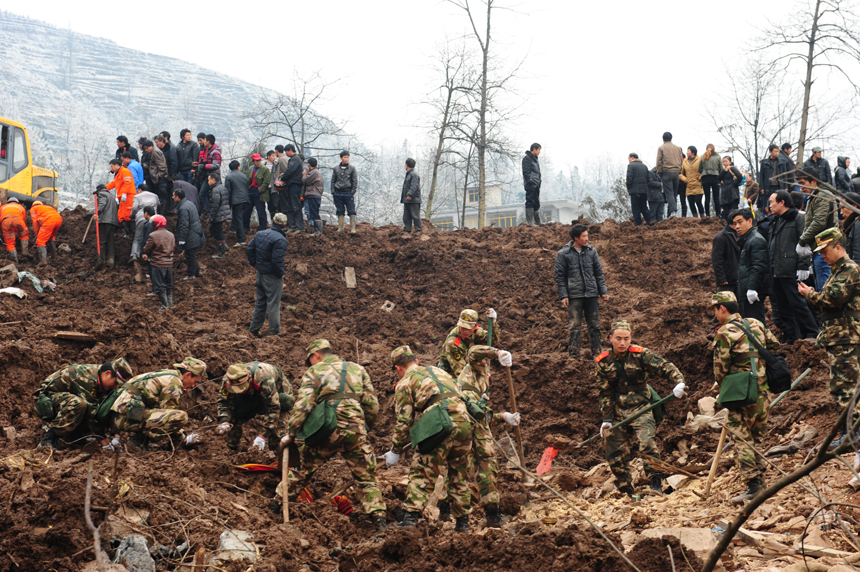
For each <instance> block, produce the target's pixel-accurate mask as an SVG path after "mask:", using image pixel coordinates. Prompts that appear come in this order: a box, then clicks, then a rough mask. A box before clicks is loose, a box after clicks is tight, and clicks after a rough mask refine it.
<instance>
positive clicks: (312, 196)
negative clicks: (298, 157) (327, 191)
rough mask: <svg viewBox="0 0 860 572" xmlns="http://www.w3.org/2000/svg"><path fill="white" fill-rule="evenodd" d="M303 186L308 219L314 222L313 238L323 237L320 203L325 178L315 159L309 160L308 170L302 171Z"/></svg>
mask: <svg viewBox="0 0 860 572" xmlns="http://www.w3.org/2000/svg"><path fill="white" fill-rule="evenodd" d="M302 185H303V186H304V194H305V204H306V205H307V206H308V218H309V219H310V220H311V221H313V225H314V234H313V236H322V233H323V223H322V219H321V218H320V202H321V201H322V195H323V188H324V187H323V177H322V174H320V170H319V169H317V160H316V158H315V157H311V158H310V159H308V168H307V169H305V170H304V171H302Z"/></svg>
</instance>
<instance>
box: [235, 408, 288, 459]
mask: <svg viewBox="0 0 860 572" xmlns="http://www.w3.org/2000/svg"><path fill="white" fill-rule="evenodd" d="M289 416H290V414H289V412H288V411H281V414H280V416H279V417H278V426H277V428H275V429H273V428H271V427H266V428H264V429H263V437H265V438H266V441H268V444H269V450H270V451H276V452H277V450H278V444H279V443H280V441H281V437H283V436H284V435H286V428H287V425H286V421H287V419H289ZM251 419H253V417H252V418H251ZM251 419H244V420H242V421H239V420H235V419H234V421H233V427H231V428H230V431H228V432H227V447H229V448H230V449H233V450H234V451H235V450H237V449H238V448H239V443H241V441H242V431H243V429H242V425H244V424H245V423H247V422H248V421H250V420H251Z"/></svg>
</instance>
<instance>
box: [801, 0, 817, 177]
mask: <svg viewBox="0 0 860 572" xmlns="http://www.w3.org/2000/svg"><path fill="white" fill-rule="evenodd" d="M820 14H821V0H815V16H814V17H813V19H812V33H810V34H809V53H808V54H807V56H806V81H804V82H803V109H802V110H801V116H800V137H799V138H798V140H797V165H796V167H797V168H800V166H801V165H803V152H804V150H805V147H806V125H807V120H808V119H809V94H810V93H811V92H812V67H813V66H814V65H815V40H816V37H817V36H818V18H819V17H820Z"/></svg>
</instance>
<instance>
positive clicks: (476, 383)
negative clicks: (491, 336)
mask: <svg viewBox="0 0 860 572" xmlns="http://www.w3.org/2000/svg"><path fill="white" fill-rule="evenodd" d="M498 354H499V350H497V349H495V348H491V347H490V346H472V349H470V350H469V353H468V354H467V355H466V361H468V364H467V365H466V367H464V368H463V371H461V372H460V375H459V376H458V377H457V385H458V386H459V388H460V392H461V393H462V394H463V396H464V397H466V398H468V399H470V400H472V401H480V400H481V399H486V400H487V401H490V363H489V360H491V359H494V358H496V357H497V356H498ZM486 411H487V417H486V419H492V420H493V421H500V420H501V418H502V416H501V415H500V414H499V413H493V410H492V409H491V408H490V407H489V405H488V406H487V407H486Z"/></svg>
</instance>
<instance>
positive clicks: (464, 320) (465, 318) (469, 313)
mask: <svg viewBox="0 0 860 572" xmlns="http://www.w3.org/2000/svg"><path fill="white" fill-rule="evenodd" d="M477 325H478V312H476V311H475V310H463V311H462V312H460V320H459V321H458V322H457V326H458V327H460V328H468V329H470V330H471V329H472V328H474V327H475V326H477Z"/></svg>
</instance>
